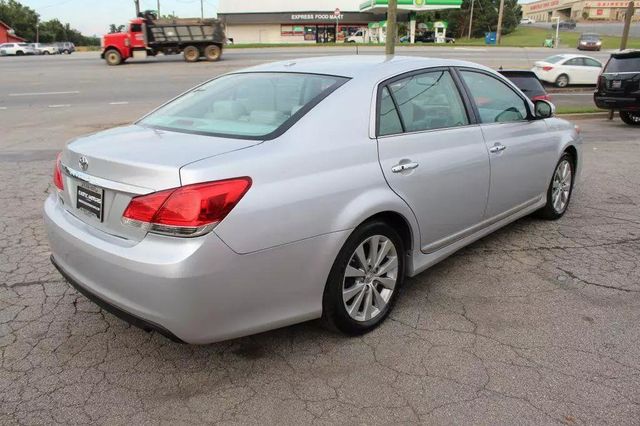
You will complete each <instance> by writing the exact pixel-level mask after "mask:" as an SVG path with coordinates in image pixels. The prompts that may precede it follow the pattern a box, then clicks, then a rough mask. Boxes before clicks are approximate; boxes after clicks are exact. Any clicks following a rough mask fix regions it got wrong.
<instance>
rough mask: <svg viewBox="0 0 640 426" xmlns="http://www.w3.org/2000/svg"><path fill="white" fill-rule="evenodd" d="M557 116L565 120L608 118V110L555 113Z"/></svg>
mask: <svg viewBox="0 0 640 426" xmlns="http://www.w3.org/2000/svg"><path fill="white" fill-rule="evenodd" d="M557 117H560V118H564V119H566V120H588V119H590V118H607V119H608V118H609V112H581V113H570V114H557Z"/></svg>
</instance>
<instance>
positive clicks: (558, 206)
mask: <svg viewBox="0 0 640 426" xmlns="http://www.w3.org/2000/svg"><path fill="white" fill-rule="evenodd" d="M571 180H572V172H571V164H569V161H568V160H562V161H561V162H560V163H559V164H558V167H557V168H556V171H555V173H554V174H553V183H552V189H551V203H552V205H553V209H554V210H555V211H556V213H562V212H564V211H565V209H566V208H567V204H569V195H570V194H571Z"/></svg>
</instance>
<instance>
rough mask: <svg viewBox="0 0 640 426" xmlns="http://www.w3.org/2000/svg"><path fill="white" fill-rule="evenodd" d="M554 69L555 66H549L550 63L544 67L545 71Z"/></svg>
mask: <svg viewBox="0 0 640 426" xmlns="http://www.w3.org/2000/svg"><path fill="white" fill-rule="evenodd" d="M552 69H553V67H551V66H548V65H547V66H546V67H542V70H543V71H551V70H552Z"/></svg>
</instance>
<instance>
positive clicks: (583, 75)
mask: <svg viewBox="0 0 640 426" xmlns="http://www.w3.org/2000/svg"><path fill="white" fill-rule="evenodd" d="M563 66H564V67H565V68H566V71H565V73H566V74H567V75H568V76H569V83H570V84H586V83H587V82H588V80H589V77H588V74H589V73H588V70H587V69H586V67H585V66H584V61H583V60H582V58H572V59H569V60H567V61H565V63H564V64H563Z"/></svg>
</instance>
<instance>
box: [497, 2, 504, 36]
mask: <svg viewBox="0 0 640 426" xmlns="http://www.w3.org/2000/svg"><path fill="white" fill-rule="evenodd" d="M503 12H504V0H500V9H499V10H498V28H497V30H496V44H500V38H501V37H500V35H501V34H500V33H501V32H502V13H503Z"/></svg>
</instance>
